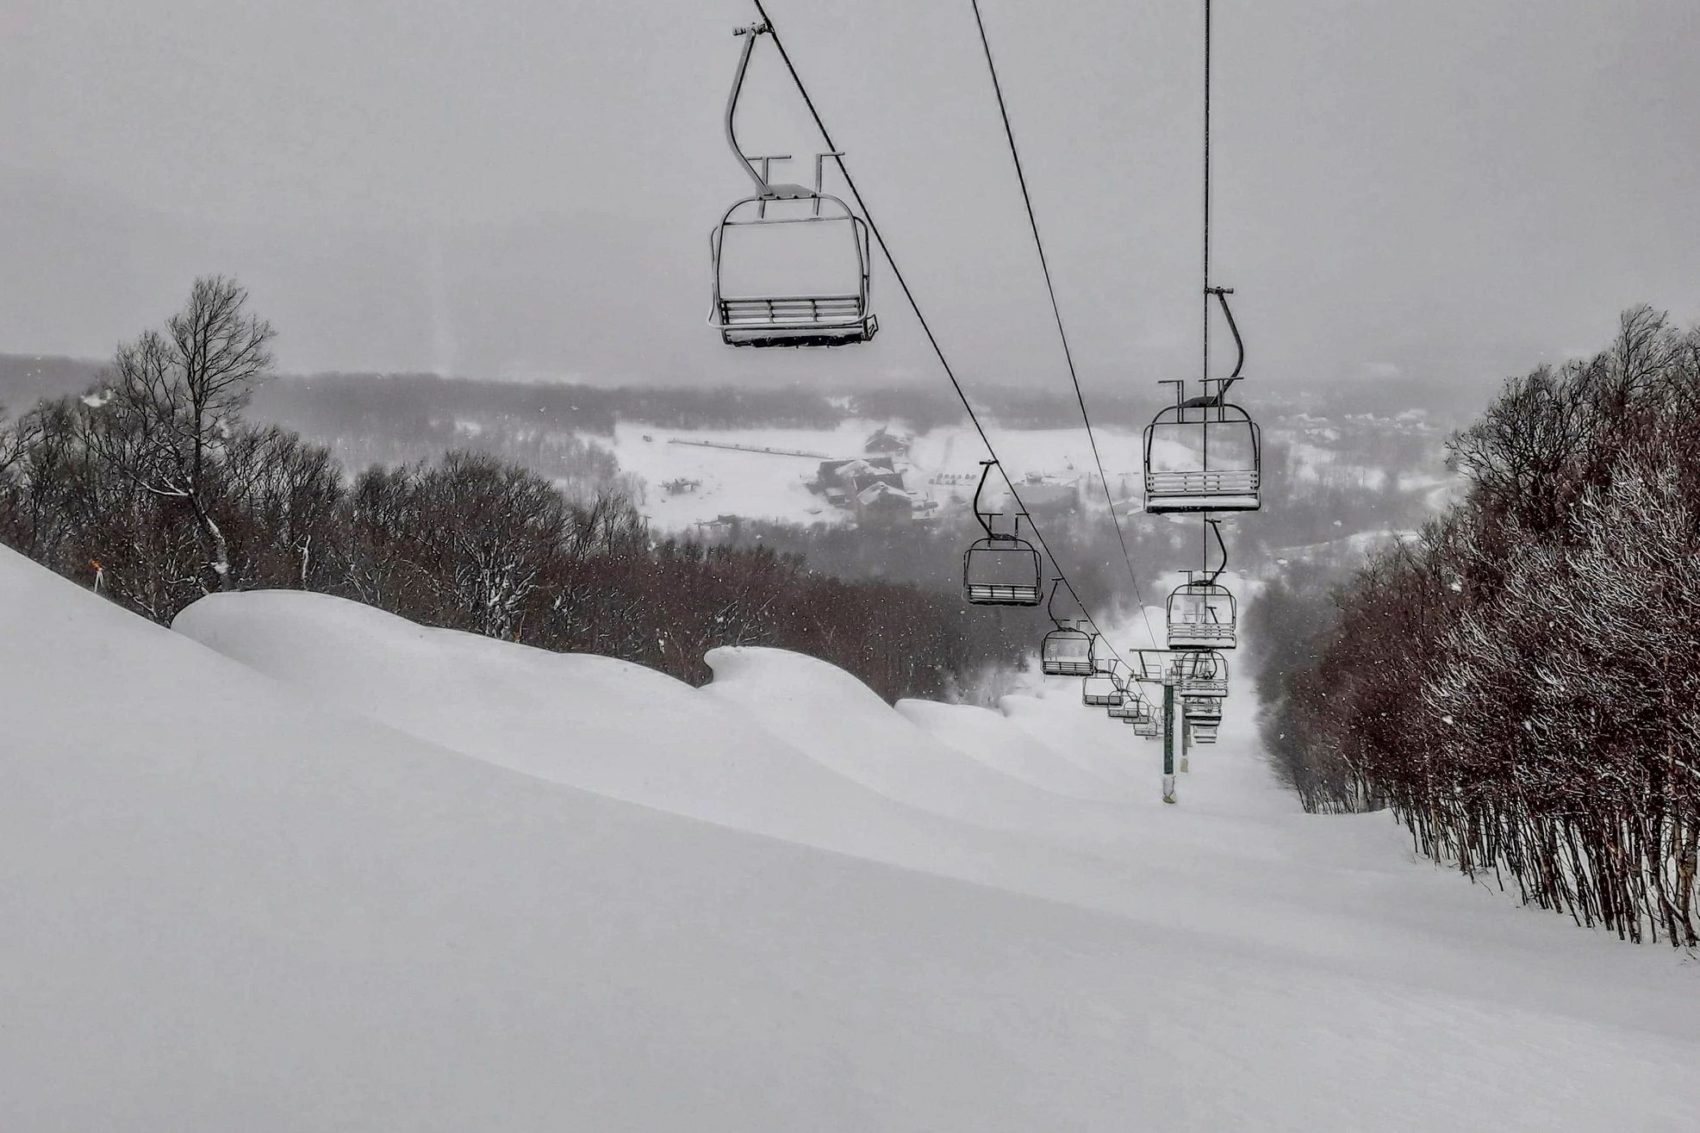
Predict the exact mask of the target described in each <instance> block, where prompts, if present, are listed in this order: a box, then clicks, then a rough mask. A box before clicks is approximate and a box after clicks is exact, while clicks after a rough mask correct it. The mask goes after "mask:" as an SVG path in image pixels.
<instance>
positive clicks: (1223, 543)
mask: <svg viewBox="0 0 1700 1133" xmlns="http://www.w3.org/2000/svg"><path fill="white" fill-rule="evenodd" d="M1204 523H1205V526H1206V527H1207V528H1208V529H1209V531H1210V532H1211V534H1213V535H1215V536H1216V546H1217V547H1218V548H1219V549H1220V550H1221V552H1222V565H1220V566H1218V567H1217V568H1216V569H1215V570H1213V571H1211V572H1210V577H1209V578H1208V579H1206V580H1205V581H1206V582H1208V583H1209V584H1210V585H1212V586H1214V585H1215V584H1216V580H1217V579H1218V578H1221V577H1222V572H1224V571H1226V570H1227V569H1228V543H1227V540H1225V539H1223V538H1222V521H1221V520H1219V519H1211V518H1210V517H1209V516H1208V515H1207V516H1205V517H1204ZM1206 561H1208V558H1207V559H1206Z"/></svg>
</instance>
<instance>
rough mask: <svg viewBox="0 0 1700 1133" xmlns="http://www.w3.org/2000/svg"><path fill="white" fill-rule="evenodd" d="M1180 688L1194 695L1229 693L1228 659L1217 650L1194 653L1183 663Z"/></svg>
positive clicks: (1222, 695)
mask: <svg viewBox="0 0 1700 1133" xmlns="http://www.w3.org/2000/svg"><path fill="white" fill-rule="evenodd" d="M1180 690H1181V692H1182V693H1183V694H1185V695H1186V696H1192V697H1218V698H1220V697H1225V696H1227V695H1228V659H1227V658H1226V657H1224V656H1222V654H1220V653H1218V652H1216V651H1215V650H1210V651H1209V652H1199V653H1193V654H1191V655H1189V656H1188V657H1187V659H1186V660H1184V661H1183V662H1182V663H1181V679H1180Z"/></svg>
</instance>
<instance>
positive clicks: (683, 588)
mask: <svg viewBox="0 0 1700 1133" xmlns="http://www.w3.org/2000/svg"><path fill="white" fill-rule="evenodd" d="M246 298H247V296H246V293H245V292H244V291H243V290H242V289H241V288H240V287H239V286H238V285H237V284H236V283H234V282H233V281H230V280H226V279H207V280H201V281H198V282H197V283H196V285H195V287H194V290H193V292H192V294H191V296H190V298H189V301H188V303H187V305H186V306H185V307H184V309H183V310H182V311H181V312H180V313H179V314H177V315H175V316H173V317H172V319H171V320H169V322H168V323H167V324H166V326H165V328H164V330H162V331H158V332H152V331H150V332H148V333H146V334H144V335H142V336H141V337H140V338H138V339H137V340H136V341H135V342H133V343H130V344H127V345H125V346H123V347H121V348H120V349H119V351H118V354H117V358H116V360H115V364H114V365H113V366H112V367H111V368H110V370H109V371H108V372H107V373H106V374H104V375H103V377H102V379H101V380H100V382H98V383H97V385H96V386H95V388H93V389H91V390H90V391H89V392H88V393H87V394H85V395H83V396H80V397H62V398H58V399H52V400H46V401H43V402H41V403H40V404H38V405H37V406H36V407H34V408H33V409H30V410H28V411H27V412H24V413H22V414H21V415H19V416H18V417H17V418H16V419H15V420H9V419H8V418H7V417H6V416H5V415H4V414H3V413H0V542H4V543H6V544H8V545H9V546H11V547H13V548H15V549H17V550H19V551H21V552H23V553H24V554H26V555H29V556H30V557H32V558H34V559H36V560H37V561H39V562H42V563H44V564H46V565H47V566H49V567H51V568H53V569H54V570H56V571H58V572H60V573H61V574H64V575H66V576H67V577H70V578H73V579H76V580H78V581H79V582H82V583H84V584H85V585H88V586H91V587H93V588H96V589H98V590H99V591H101V592H102V593H104V594H106V595H108V596H109V597H110V598H112V600H114V601H116V602H118V603H120V604H121V605H124V606H126V607H128V608H130V609H132V610H134V611H136V612H137V613H140V614H142V615H144V616H146V617H148V618H151V619H153V620H155V621H158V622H161V623H169V622H170V621H171V619H172V618H174V617H175V616H176V614H177V613H178V612H179V611H180V610H182V609H183V608H184V607H185V606H187V605H189V604H190V603H191V602H193V601H195V600H196V599H197V598H200V597H201V596H203V595H205V594H208V593H211V592H213V591H217V590H227V589H258V588H290V589H309V590H315V591H321V592H324V593H330V594H337V595H342V596H345V597H349V598H353V599H357V600H359V601H362V602H366V603H369V604H371V605H375V606H378V607H381V608H383V609H386V610H390V611H392V612H395V613H398V614H401V615H403V616H405V617H408V618H411V619H414V620H416V621H419V622H422V623H425V624H429V625H437V626H448V627H451V628H457V629H465V630H470V631H474V632H478V633H483V634H487V635H491V636H496V637H501V638H504V639H507V640H512V641H520V642H525V643H527V644H532V645H537V646H541V647H544V648H549V649H556V650H582V651H586V652H594V653H601V654H606V655H609V656H615V657H621V658H624V659H627V660H631V661H636V662H639V663H641V664H645V665H649V666H652V667H654V668H657V669H661V670H663V671H666V672H669V673H672V674H674V675H675V676H678V677H681V678H683V679H687V680H691V681H695V682H702V681H706V680H707V679H708V678H709V675H710V674H709V672H708V670H707V668H706V666H705V665H704V664H703V660H702V658H703V654H704V652H705V651H706V650H708V649H709V648H712V647H714V646H717V645H772V646H779V647H784V648H792V649H797V650H800V651H803V652H806V653H810V654H813V655H814V656H817V657H820V658H822V659H824V660H827V661H830V662H832V663H834V664H837V665H839V666H841V667H843V668H845V669H847V670H849V671H850V672H852V673H855V674H856V675H857V676H859V677H861V678H862V679H863V680H865V681H866V682H867V683H868V684H869V685H870V686H871V687H873V688H874V689H875V690H876V691H878V692H879V693H881V694H882V695H884V696H886V697H888V698H892V699H895V698H897V697H900V696H935V697H936V696H944V695H949V694H950V693H951V692H952V691H953V690H956V689H960V688H963V687H967V686H969V685H972V684H973V683H975V682H976V681H978V680H979V679H980V678H981V677H982V675H983V670H985V669H986V668H987V667H988V666H998V665H1011V664H1014V663H1016V662H1018V661H1019V659H1020V657H1021V655H1022V652H1023V650H1024V649H1025V647H1026V646H1027V645H1028V637H1029V633H1028V631H1029V629H1030V626H1028V625H1027V624H1026V623H1025V622H1021V623H1019V624H1018V623H1016V622H1014V621H1009V620H1005V619H1001V618H998V617H996V616H988V617H976V616H971V615H965V614H964V613H963V611H962V608H961V604H960V603H959V602H958V601H956V600H955V599H954V598H953V597H950V596H947V595H943V594H940V593H937V592H931V591H926V590H922V589H920V588H917V587H915V586H913V585H908V584H901V583H892V582H877V581H859V582H856V581H841V580H839V579H835V578H832V577H827V576H823V575H821V574H818V573H815V572H813V571H811V570H810V569H809V568H808V566H807V564H806V563H805V562H804V560H803V559H802V558H801V557H799V556H796V555H786V554H780V553H776V552H774V551H771V550H767V549H764V548H747V547H746V548H732V547H707V546H703V545H701V544H698V543H695V542H689V541H676V540H658V539H656V538H655V537H653V535H652V534H651V533H650V532H649V531H648V529H647V528H646V526H645V525H644V523H643V521H642V519H641V518H640V517H639V516H638V514H637V512H636V511H635V509H634V508H633V507H632V506H631V504H630V502H629V501H627V500H626V499H624V498H622V497H621V496H619V495H618V494H614V493H608V492H603V493H600V494H598V495H595V496H590V497H582V498H568V496H566V495H563V494H562V492H561V491H560V489H559V488H558V487H557V486H556V483H555V481H554V480H552V479H549V478H546V477H545V476H544V475H541V474H539V472H538V471H535V470H532V469H529V468H526V467H521V466H519V465H515V464H509V463H505V462H503V461H501V460H499V459H497V458H496V457H494V456H491V455H489V454H486V453H474V452H448V453H446V454H444V455H442V456H441V457H440V458H438V459H434V460H430V461H420V462H415V463H412V464H407V465H402V466H382V465H380V466H373V467H371V468H368V469H367V470H365V471H363V472H360V473H359V474H358V475H354V476H352V477H351V476H349V475H348V474H347V473H345V471H344V469H343V468H342V467H341V466H340V465H339V463H338V462H337V461H336V460H335V459H334V458H333V457H332V456H331V454H330V452H329V450H327V449H325V448H322V447H320V446H317V445H313V444H309V443H306V442H304V441H303V440H302V439H301V438H300V437H299V436H298V435H297V434H296V433H294V432H292V431H290V430H288V429H284V428H281V427H278V426H275V425H273V426H258V425H255V424H253V423H251V422H249V421H247V420H246V419H245V418H244V413H243V411H244V408H245V406H246V404H247V402H248V399H249V397H250V395H251V394H252V392H253V391H254V389H255V387H256V385H257V383H258V382H260V380H261V379H263V378H264V377H265V376H266V374H267V372H268V370H269V368H270V362H271V359H270V355H269V352H268V347H269V343H270V341H271V338H272V330H271V328H270V327H269V326H268V325H267V324H266V323H265V322H263V321H262V320H259V319H257V318H255V317H253V316H252V315H250V314H249V313H248V312H247V310H246Z"/></svg>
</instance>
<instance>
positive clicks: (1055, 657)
mask: <svg viewBox="0 0 1700 1133" xmlns="http://www.w3.org/2000/svg"><path fill="white" fill-rule="evenodd" d="M1061 585H1062V579H1061V578H1060V577H1059V578H1053V579H1052V580H1051V598H1050V601H1049V602H1048V603H1047V606H1046V609H1047V612H1049V613H1050V615H1051V622H1052V624H1054V625H1055V626H1056V627H1057V628H1056V629H1054V630H1052V631H1051V632H1050V633H1047V634H1046V635H1045V640H1044V641H1042V642H1041V643H1040V645H1039V668H1040V670H1041V671H1042V672H1044V673H1045V675H1046V676H1051V677H1084V676H1089V675H1090V674H1091V672H1092V642H1093V639H1094V637H1095V636H1096V635H1094V634H1091V633H1088V632H1087V631H1086V630H1084V629H1082V628H1081V624H1082V623H1075V624H1072V625H1071V624H1069V623H1067V622H1064V621H1063V620H1062V619H1060V618H1058V617H1057V613H1056V605H1057V587H1059V586H1061Z"/></svg>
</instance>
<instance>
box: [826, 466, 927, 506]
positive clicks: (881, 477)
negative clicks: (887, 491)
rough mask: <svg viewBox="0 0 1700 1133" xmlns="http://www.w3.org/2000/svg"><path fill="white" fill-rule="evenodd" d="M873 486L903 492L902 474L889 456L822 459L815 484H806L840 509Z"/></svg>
mask: <svg viewBox="0 0 1700 1133" xmlns="http://www.w3.org/2000/svg"><path fill="white" fill-rule="evenodd" d="M876 484H884V485H886V486H887V487H890V488H896V489H897V490H898V491H902V490H903V489H904V483H903V473H901V472H899V471H897V469H896V468H895V466H894V462H893V461H892V458H891V457H889V456H876V457H873V458H871V459H863V458H861V457H857V458H855V459H852V460H823V461H821V464H820V469H819V471H818V472H816V474H815V479H814V481H813V482H812V483H810V484H809V490H810V491H811V492H816V493H818V494H820V495H823V496H825V497H826V498H827V499H828V500H829V501H831V502H833V503H835V504H838V506H840V507H843V506H845V505H846V504H848V503H849V502H850V501H851V500H853V499H854V498H855V497H856V496H858V495H860V494H861V493H862V492H864V491H866V490H867V489H868V488H871V487H873V486H874V485H876Z"/></svg>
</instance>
